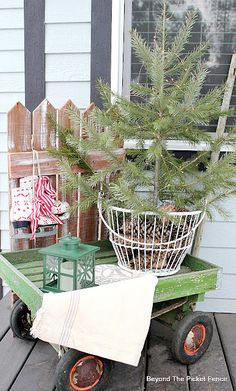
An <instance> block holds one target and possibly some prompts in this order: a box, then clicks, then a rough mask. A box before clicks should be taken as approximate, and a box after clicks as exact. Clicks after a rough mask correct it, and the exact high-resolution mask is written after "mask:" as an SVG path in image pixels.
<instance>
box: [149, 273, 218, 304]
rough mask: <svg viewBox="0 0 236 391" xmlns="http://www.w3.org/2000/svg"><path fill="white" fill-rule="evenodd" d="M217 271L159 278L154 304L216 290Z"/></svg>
mask: <svg viewBox="0 0 236 391" xmlns="http://www.w3.org/2000/svg"><path fill="white" fill-rule="evenodd" d="M216 284H217V269H216V270H214V269H213V270H203V271H192V272H191V273H186V274H179V275H173V276H170V277H163V278H159V281H158V284H157V286H156V289H155V294H154V299H153V301H154V303H158V302H161V301H166V300H172V299H177V298H178V297H185V296H191V295H194V294H198V293H204V292H207V291H209V290H211V289H216Z"/></svg>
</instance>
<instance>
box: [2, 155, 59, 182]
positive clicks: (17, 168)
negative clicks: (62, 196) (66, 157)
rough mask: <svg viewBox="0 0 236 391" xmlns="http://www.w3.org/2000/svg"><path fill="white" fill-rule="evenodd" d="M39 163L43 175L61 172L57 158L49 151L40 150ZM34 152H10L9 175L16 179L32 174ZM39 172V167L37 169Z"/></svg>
mask: <svg viewBox="0 0 236 391" xmlns="http://www.w3.org/2000/svg"><path fill="white" fill-rule="evenodd" d="M38 156H39V163H40V170H41V174H42V175H55V174H57V173H58V172H59V168H58V165H57V159H56V158H54V157H53V156H51V155H49V153H48V152H47V151H39V153H38ZM32 172H33V153H32V152H17V153H9V176H10V178H13V179H16V178H20V177H23V176H28V175H32ZM36 173H37V169H36Z"/></svg>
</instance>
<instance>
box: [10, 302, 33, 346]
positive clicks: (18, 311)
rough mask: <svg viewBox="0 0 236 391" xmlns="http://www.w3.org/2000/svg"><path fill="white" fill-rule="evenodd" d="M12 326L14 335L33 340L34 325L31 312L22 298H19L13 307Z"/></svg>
mask: <svg viewBox="0 0 236 391" xmlns="http://www.w3.org/2000/svg"><path fill="white" fill-rule="evenodd" d="M10 327H11V329H12V331H13V333H14V335H15V336H16V337H18V338H20V339H24V340H28V341H33V340H34V338H33V337H32V335H30V329H31V327H32V321H31V312H30V310H29V309H28V307H27V305H26V304H25V303H23V301H22V300H20V299H19V300H17V301H16V302H15V304H14V305H13V307H12V310H11V316H10Z"/></svg>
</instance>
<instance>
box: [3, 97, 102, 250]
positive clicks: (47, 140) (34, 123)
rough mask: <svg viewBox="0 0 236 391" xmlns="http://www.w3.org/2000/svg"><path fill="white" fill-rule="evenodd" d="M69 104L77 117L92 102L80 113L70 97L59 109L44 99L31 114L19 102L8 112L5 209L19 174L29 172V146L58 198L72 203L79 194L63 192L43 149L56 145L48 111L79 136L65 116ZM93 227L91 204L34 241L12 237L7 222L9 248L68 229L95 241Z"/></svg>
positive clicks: (39, 243)
mask: <svg viewBox="0 0 236 391" xmlns="http://www.w3.org/2000/svg"><path fill="white" fill-rule="evenodd" d="M69 107H73V108H74V110H76V111H77V112H78V113H79V114H80V115H81V117H84V118H89V114H90V113H91V111H92V110H93V109H94V107H95V105H94V104H93V103H92V104H90V106H89V107H88V109H87V110H86V111H85V112H83V113H80V112H79V109H78V108H77V107H76V106H75V105H74V104H73V102H72V101H70V100H69V101H67V102H66V103H65V104H64V106H62V107H61V108H60V109H56V108H55V107H53V105H52V104H51V103H50V102H49V101H48V100H44V101H43V102H42V103H41V104H40V105H39V106H38V107H37V108H36V109H35V110H34V111H33V112H32V113H31V112H29V110H28V109H27V108H25V107H24V106H23V105H22V104H21V103H17V104H16V105H15V106H14V107H13V108H12V109H11V110H10V111H9V112H8V162H9V164H8V166H9V170H8V173H9V204H10V205H9V208H10V207H11V190H12V188H14V187H18V186H19V179H20V178H21V177H25V176H28V175H32V174H33V152H32V151H33V149H34V150H36V151H38V156H39V163H40V169H41V175H47V176H49V177H50V178H51V180H52V184H53V187H54V188H55V189H56V192H57V195H58V199H59V200H62V201H67V202H68V203H69V204H70V205H72V204H73V203H75V202H76V201H77V200H78V197H80V196H82V195H81V194H79V191H77V190H74V191H73V192H70V193H68V194H65V193H64V191H63V183H64V181H65V179H64V177H63V175H61V173H60V169H59V166H58V162H57V160H56V159H55V158H54V157H52V156H51V155H50V154H49V153H48V152H47V151H48V149H49V148H51V147H54V148H55V147H56V145H57V129H56V126H55V125H52V123H51V121H48V114H50V116H51V117H52V118H54V119H55V120H56V122H57V123H58V125H59V126H62V127H66V128H71V129H74V132H75V134H77V135H80V125H78V124H75V123H73V121H72V120H71V119H70V118H69V116H68V113H67V109H68V108H69ZM36 172H37V171H36ZM78 173H80V174H81V175H83V171H82V170H80V168H78ZM97 226H98V213H97V209H96V207H95V206H94V207H92V208H91V209H90V210H88V211H87V212H83V213H82V212H80V211H78V213H77V214H76V215H73V216H71V217H70V219H68V220H67V221H66V222H65V224H63V225H58V226H57V227H56V234H54V235H52V236H48V237H42V238H36V239H35V240H34V241H30V240H29V239H16V238H14V229H13V226H12V224H10V227H11V229H10V236H11V250H22V249H29V248H34V247H44V246H48V245H50V244H53V243H55V242H56V241H57V239H58V238H59V237H61V236H63V235H65V234H67V233H69V232H70V233H72V234H73V235H76V236H79V237H80V238H81V240H82V241H84V242H86V241H91V240H96V239H97Z"/></svg>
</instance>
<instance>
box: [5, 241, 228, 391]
mask: <svg viewBox="0 0 236 391" xmlns="http://www.w3.org/2000/svg"><path fill="white" fill-rule="evenodd" d="M92 244H96V245H98V246H99V247H100V251H99V252H98V253H97V256H96V263H97V264H115V263H116V262H117V259H116V256H115V254H114V251H113V249H112V247H111V244H110V243H109V242H108V241H100V242H93V243H92ZM0 277H1V278H2V279H3V280H5V281H6V282H7V284H8V285H9V287H10V288H11V289H12V291H14V292H15V293H16V294H17V296H18V297H19V298H20V299H19V300H18V301H17V302H16V303H15V304H14V306H13V308H12V313H11V328H12V330H13V333H14V334H15V335H16V336H18V337H19V338H23V339H30V338H32V337H31V336H30V327H31V324H32V323H31V319H32V318H33V317H34V315H35V314H36V311H37V310H38V309H39V308H40V307H41V304H42V299H43V292H42V291H41V288H42V285H43V260H42V255H41V254H39V251H38V249H33V250H25V251H17V252H7V253H2V255H0ZM220 278H221V269H220V268H219V267H217V266H216V265H214V264H211V263H209V262H206V261H203V260H201V259H199V258H195V257H193V256H191V255H187V256H186V258H185V260H184V262H183V264H182V266H181V270H180V271H179V272H178V273H177V274H175V275H173V276H169V277H162V278H159V281H158V284H157V286H156V289H155V294H154V299H153V313H152V318H156V317H158V319H159V320H160V321H161V322H163V323H164V324H166V325H168V326H170V327H172V329H173V330H174V332H173V340H172V354H173V358H174V359H176V360H178V361H179V362H181V363H183V364H192V363H194V362H196V361H197V360H198V359H199V358H200V357H201V356H202V355H203V354H204V353H205V351H206V350H207V348H208V346H209V345H210V342H211V338H212V332H213V326H212V323H211V319H210V317H209V316H208V315H207V314H205V313H202V312H193V309H194V304H195V303H196V302H198V301H202V300H204V295H205V293H206V292H207V291H209V290H212V289H216V288H217V287H218V285H219V281H220ZM55 348H56V349H57V348H58V347H55ZM64 352H65V353H64V355H63V356H62V358H61V360H60V361H59V363H58V366H57V369H56V377H55V379H56V380H55V382H56V386H57V390H58V391H62V390H63V391H74V390H77V391H85V390H93V391H97V390H104V388H105V387H106V386H105V384H106V383H107V381H108V377H109V372H110V369H111V362H110V361H109V360H105V359H103V358H100V357H94V356H91V355H88V354H86V353H82V352H78V351H76V350H73V349H66V348H65V349H64Z"/></svg>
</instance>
